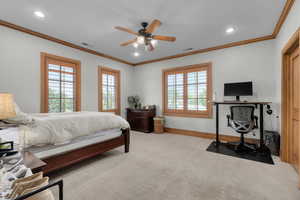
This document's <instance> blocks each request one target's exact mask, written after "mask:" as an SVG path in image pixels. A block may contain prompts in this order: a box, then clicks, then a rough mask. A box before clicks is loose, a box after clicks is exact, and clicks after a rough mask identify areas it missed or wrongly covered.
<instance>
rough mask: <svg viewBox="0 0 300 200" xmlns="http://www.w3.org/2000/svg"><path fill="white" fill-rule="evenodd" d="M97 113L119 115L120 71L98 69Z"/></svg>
mask: <svg viewBox="0 0 300 200" xmlns="http://www.w3.org/2000/svg"><path fill="white" fill-rule="evenodd" d="M98 74H99V111H100V112H114V113H115V114H118V115H119V114H120V71H118V70H114V69H110V68H106V67H99V71H98Z"/></svg>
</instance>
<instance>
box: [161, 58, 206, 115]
mask: <svg viewBox="0 0 300 200" xmlns="http://www.w3.org/2000/svg"><path fill="white" fill-rule="evenodd" d="M211 76H212V75H211V63H204V64H199V65H192V66H186V67H179V68H174V69H168V70H164V71H163V90H164V92H163V105H164V114H165V115H174V116H182V117H211V113H212V105H211V103H210V100H211V94H212V83H211V79H212V78H211Z"/></svg>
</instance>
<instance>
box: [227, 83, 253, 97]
mask: <svg viewBox="0 0 300 200" xmlns="http://www.w3.org/2000/svg"><path fill="white" fill-rule="evenodd" d="M252 95H253V91H252V81H249V82H240V83H225V84H224V96H236V100H237V101H239V100H240V96H252Z"/></svg>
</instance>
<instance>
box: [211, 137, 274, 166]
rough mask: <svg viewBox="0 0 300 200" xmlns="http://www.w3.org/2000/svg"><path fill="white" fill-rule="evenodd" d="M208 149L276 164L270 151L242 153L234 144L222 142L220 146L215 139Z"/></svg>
mask: <svg viewBox="0 0 300 200" xmlns="http://www.w3.org/2000/svg"><path fill="white" fill-rule="evenodd" d="M206 151H210V152H214V153H220V154H224V155H227V156H233V157H237V158H243V159H248V160H253V161H257V162H263V163H268V164H272V165H274V162H273V159H272V156H271V154H270V153H260V152H251V153H243V154H240V153H236V152H235V151H234V146H233V145H231V144H228V143H222V142H221V143H220V144H219V146H216V142H215V141H214V142H212V143H211V144H210V145H209V146H208V148H207V149H206Z"/></svg>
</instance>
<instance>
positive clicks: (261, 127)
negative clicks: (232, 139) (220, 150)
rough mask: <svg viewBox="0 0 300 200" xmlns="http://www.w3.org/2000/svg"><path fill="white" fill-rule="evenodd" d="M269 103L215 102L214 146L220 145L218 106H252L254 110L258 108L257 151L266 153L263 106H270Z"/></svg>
mask: <svg viewBox="0 0 300 200" xmlns="http://www.w3.org/2000/svg"><path fill="white" fill-rule="evenodd" d="M270 103H271V102H259V101H247V102H246V101H215V102H213V104H214V105H215V106H216V145H217V146H218V145H219V144H220V138H219V105H236V104H238V105H254V106H255V107H256V108H257V106H259V132H260V140H259V148H258V151H260V152H266V151H269V149H268V147H266V145H265V142H264V105H267V104H270Z"/></svg>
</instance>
